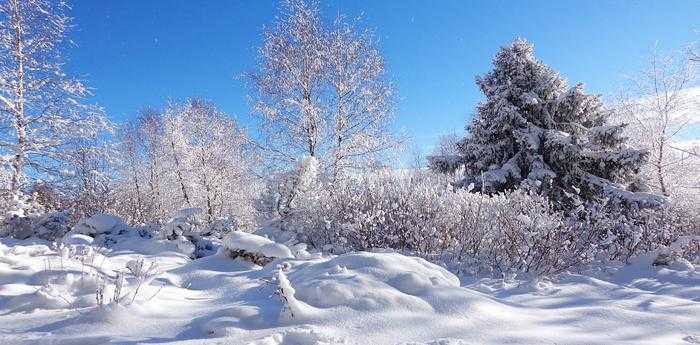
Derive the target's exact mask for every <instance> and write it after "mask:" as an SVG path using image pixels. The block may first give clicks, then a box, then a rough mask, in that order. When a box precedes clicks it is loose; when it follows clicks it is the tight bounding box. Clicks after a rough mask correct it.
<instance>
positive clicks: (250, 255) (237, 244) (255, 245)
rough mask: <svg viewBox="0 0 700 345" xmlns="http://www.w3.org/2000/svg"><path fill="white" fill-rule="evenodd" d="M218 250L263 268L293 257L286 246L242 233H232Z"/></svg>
mask: <svg viewBox="0 0 700 345" xmlns="http://www.w3.org/2000/svg"><path fill="white" fill-rule="evenodd" d="M220 250H221V252H222V254H223V255H226V256H228V257H231V258H233V259H235V258H238V257H240V258H242V259H244V260H247V261H250V262H252V263H254V264H256V265H260V266H265V265H267V264H268V263H270V262H271V261H272V260H274V259H277V258H293V257H294V255H292V252H291V250H289V248H287V246H285V245H283V244H279V243H275V242H273V241H271V240H269V239H267V238H265V237H262V236H258V235H254V234H249V233H245V232H242V231H234V232H232V233H231V234H230V235H229V236H228V237H227V238H226V239H225V240H224V243H223V247H222V248H221V249H220Z"/></svg>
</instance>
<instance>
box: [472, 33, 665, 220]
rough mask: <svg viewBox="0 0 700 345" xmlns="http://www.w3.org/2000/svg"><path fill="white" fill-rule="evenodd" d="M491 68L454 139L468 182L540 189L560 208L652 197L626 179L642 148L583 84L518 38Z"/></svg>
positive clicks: (492, 188) (491, 188) (490, 189)
mask: <svg viewBox="0 0 700 345" xmlns="http://www.w3.org/2000/svg"><path fill="white" fill-rule="evenodd" d="M493 65H494V68H493V70H492V71H490V72H489V73H487V74H486V75H484V76H481V77H478V78H477V85H478V86H479V88H480V89H481V91H482V92H483V93H484V95H485V96H486V99H485V100H484V101H482V102H481V103H480V104H479V105H478V106H477V109H476V114H475V116H474V118H473V120H472V122H471V124H470V125H469V126H468V127H467V130H468V132H469V134H468V136H467V137H466V138H465V139H463V140H462V141H461V142H460V143H459V147H460V151H461V154H462V159H463V164H464V166H465V169H466V174H467V176H468V177H467V178H466V180H465V183H466V184H471V183H474V186H475V187H476V188H475V190H482V191H484V192H487V193H496V192H501V191H504V190H512V189H517V188H524V189H527V190H532V191H536V192H538V193H541V194H545V195H547V196H549V197H550V198H551V200H552V201H553V202H554V203H555V204H556V205H557V206H558V207H559V208H562V209H567V210H572V209H574V208H576V207H577V206H579V205H582V204H583V203H585V202H590V201H598V202H605V201H607V200H610V199H614V200H618V201H623V202H625V203H629V202H634V203H636V204H647V203H657V202H659V199H658V198H655V197H653V196H651V195H649V194H646V193H634V192H633V191H632V190H633V189H634V188H632V187H630V186H631V182H632V181H634V180H635V177H636V175H637V173H638V170H639V168H640V167H641V166H642V164H644V162H645V160H646V159H647V153H646V152H645V151H643V150H637V149H633V148H630V147H628V146H627V145H626V144H625V141H626V139H625V138H624V137H623V136H622V135H621V134H622V130H623V127H624V125H610V124H608V123H607V118H608V117H609V111H608V110H606V109H605V107H604V106H603V104H602V103H601V101H600V99H599V97H598V96H595V95H589V94H586V93H585V92H584V89H583V86H582V84H576V85H575V86H573V87H568V86H567V83H566V81H565V80H564V79H563V78H562V77H561V76H560V75H559V74H558V73H557V72H555V71H554V70H552V69H551V68H549V67H547V66H546V65H544V64H542V63H541V62H540V61H538V60H537V59H536V58H535V56H534V54H533V46H532V44H530V43H528V42H527V41H525V40H521V39H517V40H515V41H514V42H513V43H512V44H510V45H509V46H507V47H503V48H501V50H500V51H499V52H498V54H496V56H495V58H494V60H493Z"/></svg>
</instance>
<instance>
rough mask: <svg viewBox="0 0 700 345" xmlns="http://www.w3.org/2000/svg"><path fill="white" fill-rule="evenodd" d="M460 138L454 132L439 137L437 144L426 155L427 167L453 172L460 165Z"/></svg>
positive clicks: (437, 170) (438, 170) (442, 171)
mask: <svg viewBox="0 0 700 345" xmlns="http://www.w3.org/2000/svg"><path fill="white" fill-rule="evenodd" d="M459 141H460V138H459V136H457V134H455V133H451V134H447V135H443V136H441V137H440V140H439V141H438V144H437V146H435V148H434V149H433V150H432V152H431V153H430V154H429V155H428V167H429V168H430V169H431V170H433V171H436V172H441V173H449V174H453V173H455V172H456V171H457V170H458V169H459V168H460V165H461V160H462V159H461V154H460V151H459Z"/></svg>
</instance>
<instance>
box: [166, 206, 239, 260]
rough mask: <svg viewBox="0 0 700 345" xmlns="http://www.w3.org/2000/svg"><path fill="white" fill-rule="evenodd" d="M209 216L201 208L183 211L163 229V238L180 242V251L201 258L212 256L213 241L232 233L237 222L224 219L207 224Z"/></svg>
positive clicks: (213, 250) (214, 248)
mask: <svg viewBox="0 0 700 345" xmlns="http://www.w3.org/2000/svg"><path fill="white" fill-rule="evenodd" d="M206 220H207V215H205V214H204V213H203V212H202V209H200V208H188V209H182V210H179V211H178V212H176V213H175V216H174V217H173V218H172V219H170V221H169V222H167V223H166V224H165V226H164V227H163V230H162V233H161V236H162V237H163V238H164V239H167V240H171V241H179V244H178V247H179V248H180V251H181V252H183V253H185V254H188V255H191V256H192V257H193V258H201V257H205V256H209V255H212V254H214V253H215V252H216V247H215V245H214V243H213V242H212V240H214V239H220V238H222V237H223V236H224V235H225V234H227V233H229V232H231V231H232V230H233V229H232V227H233V226H235V225H236V224H235V222H233V221H226V220H224V219H222V220H219V221H216V222H212V223H207V221H206Z"/></svg>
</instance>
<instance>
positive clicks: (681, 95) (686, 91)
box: [615, 52, 700, 207]
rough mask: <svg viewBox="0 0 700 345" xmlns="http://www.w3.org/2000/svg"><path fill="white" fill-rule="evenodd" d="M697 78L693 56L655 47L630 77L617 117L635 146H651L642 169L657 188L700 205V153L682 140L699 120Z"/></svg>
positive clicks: (677, 198)
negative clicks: (669, 53) (684, 56)
mask: <svg viewBox="0 0 700 345" xmlns="http://www.w3.org/2000/svg"><path fill="white" fill-rule="evenodd" d="M695 82H696V72H695V70H694V68H693V66H692V65H691V62H689V61H687V60H685V59H679V58H674V57H672V56H661V55H660V54H658V53H656V52H655V53H654V54H653V55H651V57H650V59H649V62H648V66H647V68H645V69H644V70H643V71H642V72H640V73H639V74H638V75H637V76H635V77H633V78H630V81H629V84H628V87H627V88H626V89H625V91H624V93H623V94H622V95H621V102H620V104H619V111H618V112H616V113H617V116H616V118H615V121H618V122H620V123H626V124H627V126H626V127H625V134H626V135H628V136H629V137H630V139H631V142H632V144H633V145H634V146H635V147H638V148H642V149H645V150H647V151H649V162H648V164H646V165H645V166H644V168H643V169H642V174H643V176H644V177H645V181H646V183H647V184H648V185H649V186H650V187H651V188H652V190H653V191H654V192H656V193H659V194H663V195H665V196H669V197H671V198H672V199H675V200H678V201H681V202H684V201H691V202H693V203H695V207H697V202H698V201H699V200H700V177H699V176H700V156H699V155H698V153H696V152H695V151H694V150H695V148H694V147H693V145H692V144H690V145H688V144H687V143H686V142H684V140H683V138H684V137H687V136H688V135H689V134H690V133H691V131H692V126H693V125H694V124H698V123H700V88H697V87H693V86H694V85H695Z"/></svg>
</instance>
